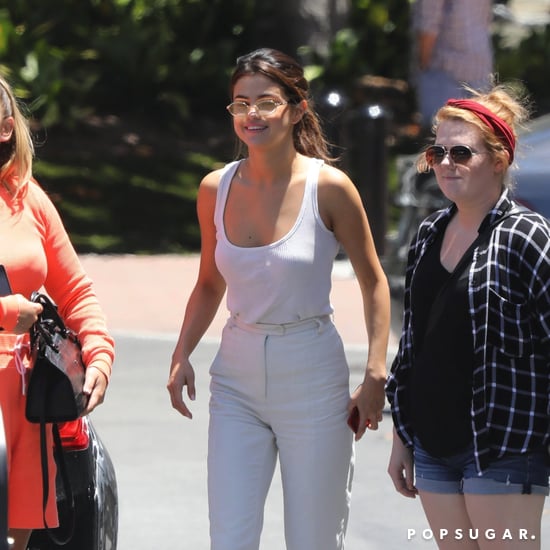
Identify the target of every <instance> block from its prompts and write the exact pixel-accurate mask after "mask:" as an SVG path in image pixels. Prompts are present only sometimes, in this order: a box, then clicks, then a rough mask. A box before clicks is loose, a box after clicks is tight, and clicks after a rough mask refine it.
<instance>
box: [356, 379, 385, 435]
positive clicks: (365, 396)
mask: <svg viewBox="0 0 550 550" xmlns="http://www.w3.org/2000/svg"><path fill="white" fill-rule="evenodd" d="M385 382H386V377H385V376H380V377H375V376H372V375H371V374H370V373H369V374H367V375H366V376H365V379H364V381H363V383H362V384H361V385H359V386H358V387H357V388H356V389H355V391H354V392H353V394H352V396H351V400H350V403H349V406H348V412H349V414H351V413H352V411H353V409H354V408H355V407H357V410H358V412H359V421H358V428H357V432H356V433H355V441H359V440H360V439H361V438H362V437H363V434H364V433H365V432H366V430H367V428H368V429H369V430H377V429H378V423H379V422H381V421H382V418H383V415H382V411H383V410H384V404H385V394H384V384H385Z"/></svg>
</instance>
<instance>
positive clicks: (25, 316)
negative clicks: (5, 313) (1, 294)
mask: <svg viewBox="0 0 550 550" xmlns="http://www.w3.org/2000/svg"><path fill="white" fill-rule="evenodd" d="M15 297H16V298H17V304H18V306H19V313H18V315H17V324H16V325H15V328H14V329H13V332H14V333H15V334H25V333H26V332H29V330H30V328H31V327H32V325H34V323H36V321H37V320H38V316H39V315H40V314H41V313H42V309H43V308H42V305H41V304H36V303H35V302H31V301H30V300H27V298H25V296H23V295H22V294H16V295H15Z"/></svg>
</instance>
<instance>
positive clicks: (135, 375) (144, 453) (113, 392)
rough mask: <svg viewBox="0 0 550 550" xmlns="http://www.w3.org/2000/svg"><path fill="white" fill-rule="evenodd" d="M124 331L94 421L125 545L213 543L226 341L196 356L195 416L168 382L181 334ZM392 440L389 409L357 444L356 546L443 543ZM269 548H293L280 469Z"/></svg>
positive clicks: (351, 540) (357, 353)
mask: <svg viewBox="0 0 550 550" xmlns="http://www.w3.org/2000/svg"><path fill="white" fill-rule="evenodd" d="M115 337H116V339H117V349H118V355H117V360H116V365H115V366H116V368H115V369H114V371H113V378H112V382H111V385H110V388H109V392H108V395H107V399H106V401H105V403H104V404H103V405H102V406H101V407H99V408H98V409H96V411H94V413H93V415H92V419H93V422H94V424H95V426H96V428H97V429H98V432H99V433H100V435H101V438H102V439H103V441H104V443H105V445H106V446H107V448H108V450H109V453H110V454H111V458H112V459H113V462H114V464H115V468H116V471H117V478H118V489H119V500H120V503H119V506H120V525H119V544H118V550H151V549H156V548H166V549H174V550H175V549H178V550H187V549H190V550H208V548H209V540H208V512H207V498H206V435H207V422H208V411H207V407H208V367H209V364H210V361H211V360H212V358H213V356H214V354H215V350H216V347H217V343H216V341H215V340H213V339H207V340H206V341H204V342H203V343H202V344H201V345H200V346H199V347H198V348H197V350H196V351H195V353H194V355H193V358H192V359H193V362H194V366H195V370H196V374H197V400H196V402H195V403H193V404H192V411H193V415H194V418H193V420H191V421H190V420H188V419H186V418H183V417H181V416H179V415H178V413H176V412H175V411H174V410H173V409H172V408H171V405H170V402H169V398H168V392H167V391H166V389H165V384H166V379H167V373H168V368H169V364H170V355H171V353H172V349H173V346H174V343H175V334H168V333H167V334H165V335H157V336H153V335H143V334H142V335H140V334H135V335H131V334H128V333H122V332H120V333H117V332H115ZM363 355H364V350H356V349H353V348H352V349H350V350H349V351H348V359H349V363H350V366H351V371H352V377H351V386H352V387H354V386H355V385H356V384H357V383H358V382H359V379H360V369H359V365H360V362H361V360H362V357H363ZM390 446H391V418H390V417H389V416H388V415H385V418H384V420H383V422H382V423H381V427H380V429H379V430H378V431H376V432H369V433H368V434H367V435H366V436H365V438H363V440H362V441H360V442H359V443H358V444H357V447H356V469H355V479H354V488H353V498H352V510H351V516H350V522H349V528H348V536H347V543H346V548H347V549H351V550H402V549H406V550H409V549H410V550H413V549H433V548H436V545H435V543H434V542H433V540H430V532H429V530H428V526H427V523H426V520H425V519H424V515H423V512H422V509H421V505H420V501H419V500H418V499H416V500H410V499H406V498H404V497H401V496H400V495H398V494H397V493H396V492H395V491H394V489H393V486H392V484H391V481H390V479H389V477H388V476H387V474H386V466H387V460H388V456H389V452H390ZM549 516H550V507H549V505H548V504H547V507H546V509H545V518H544V533H543V539H545V540H546V541H550V520H549ZM410 530H412V531H410ZM411 532H414V535H412V536H411V535H410V533H411ZM543 547H544V545H543ZM518 548H521V546H520V545H518ZM261 550H284V540H283V526H282V500H281V489H280V483H279V479H278V474H277V472H276V475H275V478H274V481H273V485H272V488H271V492H270V496H269V498H268V502H267V506H266V517H265V527H264V532H263V538H262V545H261Z"/></svg>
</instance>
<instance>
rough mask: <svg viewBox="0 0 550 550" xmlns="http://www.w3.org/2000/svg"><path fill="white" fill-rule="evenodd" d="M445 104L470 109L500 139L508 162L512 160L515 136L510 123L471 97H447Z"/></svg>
mask: <svg viewBox="0 0 550 550" xmlns="http://www.w3.org/2000/svg"><path fill="white" fill-rule="evenodd" d="M447 105H449V106H450V107H457V108H458V109H465V110H466V111H471V112H472V113H474V114H475V115H476V116H477V117H478V118H479V119H480V120H482V121H483V122H484V123H485V124H486V125H487V126H489V128H491V129H492V130H493V132H494V133H495V135H496V136H497V137H498V139H500V141H501V142H502V144H503V145H504V147H505V149H506V150H507V151H508V153H509V154H510V164H512V162H513V160H514V149H515V148H516V138H515V137H514V132H513V131H512V128H510V125H509V124H508V123H507V122H505V121H504V120H502V119H501V118H500V117H498V116H497V115H495V114H494V113H493V112H492V111H490V110H489V109H487V108H486V107H484V106H483V105H481V103H478V102H477V101H472V100H471V99H449V100H448V101H447Z"/></svg>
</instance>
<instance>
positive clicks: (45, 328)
mask: <svg viewBox="0 0 550 550" xmlns="http://www.w3.org/2000/svg"><path fill="white" fill-rule="evenodd" d="M31 301H32V302H36V303H39V304H41V305H42V308H43V311H42V313H41V314H40V315H39V317H38V320H37V321H36V323H34V325H33V326H32V327H31V331H30V336H31V375H30V380H29V384H28V388H27V403H26V409H25V415H26V417H27V420H28V421H29V422H33V423H37V424H40V454H41V464H42V501H43V517H44V525H45V526H46V529H47V530H48V535H49V536H50V538H51V539H52V540H53V541H54V542H55V543H56V544H60V545H62V544H66V543H67V542H68V541H69V540H70V538H71V537H72V534H73V531H74V519H75V518H74V500H73V493H72V490H71V486H70V482H69V478H68V475H67V470H66V466H65V461H64V456H63V448H62V445H61V437H60V435H59V428H58V426H57V423H58V422H66V421H70V420H76V419H77V418H78V417H79V416H80V415H81V414H82V412H83V411H84V410H85V408H86V405H87V403H88V396H87V395H86V394H85V393H84V392H83V387H84V379H85V373H86V368H85V366H84V363H83V362H82V355H81V347H80V342H79V341H78V337H77V336H76V334H75V333H74V332H72V331H71V330H69V329H68V328H67V327H66V326H65V323H64V322H63V320H62V319H61V317H60V315H59V313H58V311H57V306H56V305H55V304H54V303H53V302H52V301H51V300H50V299H49V298H48V297H47V296H46V295H45V294H41V293H39V292H33V294H32V296H31ZM48 423H51V424H52V431H53V437H54V443H55V448H54V451H55V453H56V458H57V464H58V466H59V471H60V474H61V478H62V481H63V486H64V490H65V494H66V496H67V501H68V502H69V508H70V510H71V512H72V518H71V521H72V523H71V525H70V526H69V531H68V534H67V535H66V537H64V538H63V539H61V538H59V537H58V536H56V535H54V534H53V533H52V532H51V530H50V528H49V526H48V524H47V522H46V504H47V502H48V495H49V483H48V455H47V449H46V424H48Z"/></svg>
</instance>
